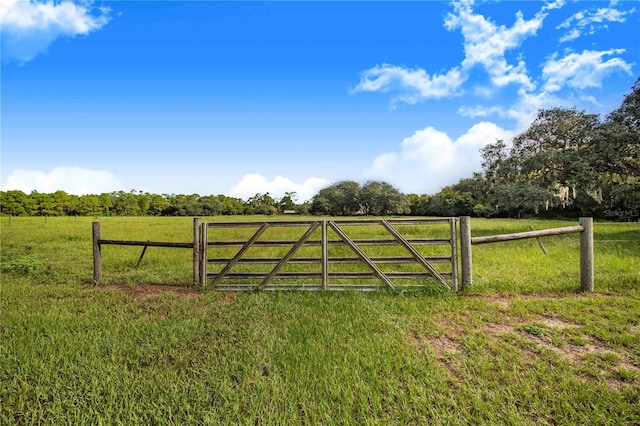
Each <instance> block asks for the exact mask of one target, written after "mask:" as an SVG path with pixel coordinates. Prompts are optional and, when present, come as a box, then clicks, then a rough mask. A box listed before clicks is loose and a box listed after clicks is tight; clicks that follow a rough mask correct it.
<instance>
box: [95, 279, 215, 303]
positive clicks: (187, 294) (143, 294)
mask: <svg viewBox="0 0 640 426" xmlns="http://www.w3.org/2000/svg"><path fill="white" fill-rule="evenodd" d="M98 288H99V289H100V290H103V291H119V292H121V293H124V294H127V295H129V296H130V297H131V298H133V300H135V301H136V302H144V301H145V300H147V299H149V298H151V297H154V296H162V295H164V294H173V295H175V296H176V297H177V298H178V299H187V298H191V297H196V296H198V295H200V294H202V292H200V291H199V290H197V289H195V288H193V287H184V286H176V285H164V284H117V283H116V284H105V285H100V286H98Z"/></svg>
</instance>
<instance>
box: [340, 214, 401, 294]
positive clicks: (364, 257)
mask: <svg viewBox="0 0 640 426" xmlns="http://www.w3.org/2000/svg"><path fill="white" fill-rule="evenodd" d="M328 223H329V226H330V227H331V229H333V230H334V231H335V232H336V234H338V236H339V237H340V238H342V241H344V242H345V243H346V244H347V245H348V246H349V247H351V249H352V250H353V251H355V252H356V254H357V255H358V257H359V258H360V260H362V261H363V262H364V263H366V264H367V265H368V266H369V268H371V270H372V271H373V272H374V274H376V276H377V277H378V278H379V279H380V280H381V281H382V282H383V283H385V284H386V285H387V286H388V287H389V288H390V289H391V290H393V291H394V292H395V291H397V290H396V286H395V285H393V283H392V282H391V281H390V280H389V278H387V276H386V275H385V274H384V272H382V271H381V270H380V269H379V268H378V267H377V266H376V265H375V263H373V262H372V261H371V260H370V259H369V258H368V257H367V255H366V254H364V252H363V251H362V250H360V248H358V246H357V245H356V244H355V243H354V242H353V241H352V240H351V238H349V237H348V236H347V234H345V233H344V231H343V230H342V229H340V228H339V227H338V225H336V224H335V223H334V222H333V221H332V220H330V221H329V222H328Z"/></svg>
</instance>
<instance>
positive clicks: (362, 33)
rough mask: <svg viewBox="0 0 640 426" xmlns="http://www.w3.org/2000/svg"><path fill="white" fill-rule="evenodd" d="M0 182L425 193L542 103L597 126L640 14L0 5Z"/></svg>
mask: <svg viewBox="0 0 640 426" xmlns="http://www.w3.org/2000/svg"><path fill="white" fill-rule="evenodd" d="M0 19H1V21H0V22H1V24H2V27H1V31H2V46H1V47H2V63H1V67H2V69H1V71H2V76H1V79H2V81H1V83H2V87H1V95H2V99H1V107H2V109H1V119H2V122H1V125H2V128H1V138H2V141H1V142H2V152H1V154H2V157H1V165H2V170H1V183H0V185H1V187H2V189H3V190H7V189H20V190H23V191H25V192H31V191H32V190H37V191H39V192H54V191H56V190H59V189H61V190H64V191H67V192H69V193H73V194H84V193H101V192H110V191H117V190H124V191H129V190H131V189H135V190H143V191H149V192H153V193H159V194H163V193H166V194H170V193H182V194H192V193H198V194H200V195H209V194H227V195H232V196H237V197H240V198H244V199H246V198H248V197H250V196H253V195H254V194H256V193H258V192H260V193H264V192H270V193H271V194H272V195H274V196H276V197H279V196H282V195H283V194H284V192H286V191H295V192H297V193H298V195H299V199H300V200H301V201H302V200H305V199H309V198H310V197H311V196H313V194H314V193H316V192H317V191H318V190H319V189H321V188H322V187H324V186H326V185H328V184H330V183H333V182H337V181H340V180H345V179H348V180H356V181H359V182H364V181H366V180H370V179H376V180H385V181H388V182H390V183H392V184H394V185H395V186H397V187H398V188H399V189H400V190H402V191H403V192H407V193H409V192H415V193H435V192H437V191H438V190H440V188H442V187H443V186H445V185H449V184H453V183H455V182H457V181H458V180H459V179H460V178H463V177H469V176H471V175H472V174H473V172H475V171H480V156H479V150H480V149H481V148H482V146H484V145H486V144H487V143H491V142H494V141H495V140H496V139H504V140H505V141H507V142H509V141H510V138H512V137H513V136H514V135H515V134H517V133H518V132H520V131H522V130H524V129H525V128H526V127H527V126H528V125H529V124H530V123H531V121H532V119H533V118H534V117H535V114H536V112H537V111H538V110H539V109H541V108H550V107H556V106H564V107H576V108H578V109H584V110H587V111H589V112H594V113H599V114H606V113H608V112H610V111H611V110H612V109H614V108H616V107H617V106H618V105H619V104H620V102H621V101H622V98H623V96H624V95H625V94H627V93H629V92H630V90H631V89H630V88H631V86H632V85H633V83H634V82H635V80H636V79H637V77H638V76H639V75H640V29H639V28H640V27H639V25H638V24H639V23H640V2H639V1H632V2H631V1H627V2H622V1H620V2H616V1H611V2H605V1H597V2H588V1H580V2H573V1H562V0H559V1H546V2H542V1H541V2H536V1H527V2H518V1H505V2H499V1H486V2H478V1H476V2H473V1H453V2H440V1H425V2H364V1H358V2H339V1H331V2H216V1H199V2H188V1H183V2H182V1H181V2H177V1H164V2H151V1H138V2H128V1H116V2H109V1H104V2H92V1H88V0H83V1H75V2H71V1H56V2H34V1H26V0H25V1H21V0H3V1H2V3H1V5H0Z"/></svg>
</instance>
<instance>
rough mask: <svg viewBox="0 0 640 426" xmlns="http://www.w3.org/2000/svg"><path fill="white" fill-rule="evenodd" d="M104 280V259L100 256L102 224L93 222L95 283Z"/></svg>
mask: <svg viewBox="0 0 640 426" xmlns="http://www.w3.org/2000/svg"><path fill="white" fill-rule="evenodd" d="M101 279H102V257H101V255H100V222H93V282H94V283H96V284H97V283H98V282H100V280H101Z"/></svg>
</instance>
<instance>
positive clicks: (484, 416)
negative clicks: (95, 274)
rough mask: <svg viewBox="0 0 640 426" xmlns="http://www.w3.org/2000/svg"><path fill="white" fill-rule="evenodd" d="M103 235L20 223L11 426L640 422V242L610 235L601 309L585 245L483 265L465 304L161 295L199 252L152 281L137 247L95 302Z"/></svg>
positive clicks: (114, 254) (13, 261) (177, 230)
mask: <svg viewBox="0 0 640 426" xmlns="http://www.w3.org/2000/svg"><path fill="white" fill-rule="evenodd" d="M215 219H216V220H221V219H220V218H215ZM236 219H237V218H236ZM254 219H255V218H254ZM90 222H91V219H86V218H78V220H77V221H76V220H75V218H49V219H48V220H47V223H46V224H45V223H44V219H43V218H13V219H12V222H11V224H10V225H9V224H8V223H7V218H2V235H1V237H2V288H1V302H0V303H1V312H2V316H1V333H2V334H1V338H2V346H1V347H0V355H1V358H0V369H1V370H0V374H1V384H0V398H1V400H0V413H1V416H0V423H1V424H34V423H50V424H59V423H74V424H154V423H155V424H171V423H172V424H255V423H260V422H262V423H264V424H318V423H320V424H354V425H355V424H358V425H359V424H376V423H377V424H496V423H502V424H504V423H507V424H545V423H548V424H603V423H611V424H638V423H639V422H640V409H639V408H638V407H639V406H640V303H639V302H640V274H638V272H637V271H638V270H640V242H639V241H640V226H639V225H637V224H609V223H607V224H605V223H596V226H595V240H596V244H595V247H596V257H595V259H596V293H594V294H579V293H576V289H578V288H579V265H578V263H579V250H578V246H579V237H578V236H576V235H566V236H560V237H553V238H545V239H544V240H543V241H544V244H545V246H546V248H547V250H548V252H549V254H547V255H544V254H543V253H542V252H541V251H540V248H539V247H538V245H537V242H536V241H535V240H525V241H518V242H510V243H502V244H491V245H485V246H476V247H474V272H475V277H474V278H475V286H474V287H473V288H472V289H470V290H469V291H467V292H466V293H465V294H463V295H458V296H456V295H452V294H440V295H431V296H427V295H424V294H418V295H405V296H393V295H390V294H386V293H384V292H381V293H373V294H371V293H366V294H365V293H356V292H339V293H333V292H330V293H322V292H320V293H315V292H314V293H295V292H282V293H220V292H214V291H209V292H206V291H205V292H199V291H194V290H191V289H188V288H185V287H172V286H167V285H164V286H160V285H153V286H150V285H145V284H141V283H163V284H178V285H188V284H189V283H190V282H191V279H192V277H191V263H190V259H191V252H190V251H189V250H172V249H160V248H157V249H153V248H150V249H149V251H148V252H147V254H146V256H145V260H144V262H143V264H142V265H141V267H140V268H138V269H135V268H134V267H133V266H134V265H135V262H136V261H137V258H138V256H139V254H140V248H127V247H107V250H108V251H106V252H105V253H104V254H105V265H104V276H105V283H104V284H101V285H99V286H97V287H95V286H92V285H91V265H92V263H91V227H90ZM576 223H577V222H576ZM576 223H574V222H551V221H509V220H474V221H473V223H472V225H473V235H474V236H476V235H489V234H495V233H502V232H518V231H525V230H528V229H529V226H531V225H532V226H534V227H535V228H536V229H544V228H550V227H557V226H568V225H573V224H576ZM191 224H192V222H191V219H189V218H141V219H138V218H103V219H102V233H103V237H105V238H113V239H118V238H126V239H140V240H147V239H149V240H162V241H189V240H190V239H191V238H192V236H191V229H192V228H191ZM114 283H118V285H115V284H114Z"/></svg>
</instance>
